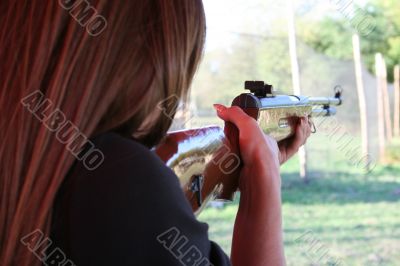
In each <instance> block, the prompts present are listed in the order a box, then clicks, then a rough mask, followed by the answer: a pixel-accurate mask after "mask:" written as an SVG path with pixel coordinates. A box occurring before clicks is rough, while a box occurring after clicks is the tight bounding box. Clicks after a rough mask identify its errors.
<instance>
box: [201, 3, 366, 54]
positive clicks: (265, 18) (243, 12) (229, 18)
mask: <svg viewBox="0 0 400 266" xmlns="http://www.w3.org/2000/svg"><path fill="white" fill-rule="evenodd" d="M288 1H289V0H246V1H244V0H203V3H204V7H205V10H206V17H207V44H206V50H212V49H215V48H218V47H226V48H229V46H230V45H231V44H232V42H233V41H234V39H235V38H236V37H237V34H236V33H248V34H255V35H257V34H259V28H260V27H267V28H268V26H270V27H271V23H272V22H273V21H274V20H276V19H280V20H285V17H286V16H287V15H288V8H287V3H288ZM365 2H366V0H357V1H353V0H293V5H294V7H295V10H296V16H302V17H307V19H320V18H322V17H324V16H327V15H329V16H341V15H342V14H341V13H340V11H339V10H338V5H339V6H340V5H341V6H344V5H347V4H351V3H357V4H360V5H363V4H365ZM335 3H336V6H335ZM337 3H339V4H337ZM284 30H286V29H284ZM263 32H265V30H264V31H263Z"/></svg>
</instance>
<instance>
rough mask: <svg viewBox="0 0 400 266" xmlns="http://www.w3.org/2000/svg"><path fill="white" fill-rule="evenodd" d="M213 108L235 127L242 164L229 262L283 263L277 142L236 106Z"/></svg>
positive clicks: (253, 263)
mask: <svg viewBox="0 0 400 266" xmlns="http://www.w3.org/2000/svg"><path fill="white" fill-rule="evenodd" d="M214 107H215V109H216V110H217V113H218V116H219V117H220V118H221V119H223V120H224V121H226V122H231V123H233V124H234V125H235V126H236V127H237V128H238V130H239V149H240V157H241V160H242V163H243V166H242V168H241V172H240V180H239V189H240V192H241V194H240V202H239V209H238V213H237V215H236V220H235V226H234V230H233V239H232V250H231V261H232V265H252V266H258V265H260V266H262V265H263V266H264V265H273V266H283V265H285V256H284V252H283V240H282V210H281V192H280V190H281V179H280V174H279V166H280V165H279V148H278V144H277V143H276V141H275V140H274V139H273V138H271V137H269V136H265V135H264V132H263V131H262V130H261V129H260V127H259V125H258V123H257V121H256V120H254V119H253V118H252V117H250V116H248V115H247V114H246V113H245V112H244V111H243V110H242V109H240V108H239V107H236V106H235V107H230V108H226V107H225V106H222V105H214Z"/></svg>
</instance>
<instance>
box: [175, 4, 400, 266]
mask: <svg viewBox="0 0 400 266" xmlns="http://www.w3.org/2000/svg"><path fill="white" fill-rule="evenodd" d="M203 2H204V5H205V8H206V15H207V44H206V51H205V54H204V58H203V62H202V64H201V67H200V69H199V71H198V73H197V75H196V78H195V81H194V84H193V86H192V94H191V102H190V105H188V106H186V107H185V108H184V110H182V112H179V113H178V115H177V118H176V121H175V123H174V129H183V128H195V127H201V126H206V125H220V126H221V127H222V126H223V124H222V122H221V121H220V120H219V119H218V118H217V117H216V115H215V111H214V110H213V108H212V105H213V104H214V103H221V104H225V105H230V104H231V102H232V100H233V99H234V98H235V97H236V96H238V95H239V94H241V93H243V92H245V91H244V81H245V80H263V81H265V82H267V83H269V84H272V85H274V87H275V88H276V89H277V90H278V92H279V93H283V94H293V93H294V91H293V88H294V87H295V86H299V88H300V90H301V94H302V95H305V96H326V97H327V96H330V97H331V96H333V94H334V92H333V91H334V88H335V87H336V88H338V87H340V88H342V89H343V90H344V94H343V99H344V104H343V105H342V106H340V107H338V108H337V109H338V113H337V116H335V117H332V118H329V119H319V120H318V119H317V120H316V121H315V124H316V126H317V133H316V134H314V135H312V137H311V138H310V139H309V141H308V143H307V146H306V151H307V153H306V168H305V169H303V170H305V171H306V172H305V173H306V174H305V175H300V174H299V173H300V166H299V160H302V159H299V156H296V157H294V158H293V159H291V160H290V161H289V162H288V163H286V164H285V165H284V166H283V167H282V181H283V188H282V189H283V199H282V201H283V212H284V214H283V216H284V241H285V251H286V257H287V262H288V265H400V179H399V177H400V141H399V136H398V134H399V132H398V127H399V125H398V121H399V117H398V109H399V108H398V106H399V105H400V104H399V102H398V101H397V99H398V98H399V95H398V93H397V92H398V90H399V89H398V85H399V80H398V74H396V73H398V72H399V70H398V68H396V65H397V64H400V3H399V2H398V0H396V1H395V0H385V1H376V0H364V1H352V0H331V1H328V0H325V1H322V0H320V1H317V0H304V1H303V0H298V1H295V0H293V1H289V0H283V1H272V0H247V1H239V0H203ZM290 48H292V51H291V52H290ZM297 66H298V71H297V73H294V72H296V69H297ZM396 71H397V72H396ZM293 75H295V76H296V75H298V76H299V82H297V83H293V77H294V76H293ZM294 82H296V81H294ZM362 158H368V163H365V162H364V161H363V159H362ZM238 197H239V195H238V196H237V197H236V199H235V201H234V202H233V203H228V204H215V203H214V204H211V205H210V206H209V207H208V208H207V209H206V210H204V211H203V212H202V213H201V215H200V217H199V219H200V220H202V221H204V222H207V223H208V224H209V226H210V230H209V233H210V238H211V239H213V240H214V241H216V242H217V243H219V244H220V245H222V247H223V248H224V250H225V251H226V252H227V253H228V254H229V253H230V245H231V238H232V229H233V223H234V219H235V214H236V210H237V206H238V205H237V204H238V200H239V198H238Z"/></svg>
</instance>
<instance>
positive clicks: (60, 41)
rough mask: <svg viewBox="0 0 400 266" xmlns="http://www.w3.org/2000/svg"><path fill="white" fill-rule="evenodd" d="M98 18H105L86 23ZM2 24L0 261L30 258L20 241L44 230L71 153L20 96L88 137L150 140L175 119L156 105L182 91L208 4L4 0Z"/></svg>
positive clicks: (196, 56) (190, 0)
mask: <svg viewBox="0 0 400 266" xmlns="http://www.w3.org/2000/svg"><path fill="white" fill-rule="evenodd" d="M88 4H90V5H91V7H90V8H89V7H88ZM95 15H97V16H101V17H102V18H104V20H101V21H99V24H95V22H93V21H92V23H91V25H88V24H89V21H90V19H91V18H92V17H94V16H95ZM97 18H98V17H97ZM104 22H106V24H105V23H104ZM100 26H101V27H102V28H99V27H100ZM0 27H1V31H0V88H1V90H0V113H1V120H0V140H1V142H0V173H1V175H0V249H1V250H0V265H19V266H20V265H21V266H24V265H35V264H40V262H39V260H38V259H37V258H36V257H35V256H34V255H33V254H32V253H31V252H29V250H28V249H27V248H26V246H24V245H23V244H21V242H20V239H21V237H23V236H24V235H27V234H29V233H30V232H33V231H34V230H36V229H40V230H42V231H43V232H45V233H46V234H48V233H49V225H50V222H51V221H50V217H51V209H52V204H53V199H54V198H55V195H56V193H57V190H58V188H59V186H60V184H61V183H62V181H63V179H64V177H65V176H66V173H67V171H68V169H69V168H70V167H71V165H72V163H73V162H74V160H75V158H74V156H72V154H71V152H70V151H68V149H66V147H65V145H63V144H62V143H60V141H58V140H57V139H56V137H55V134H54V132H51V131H50V130H48V129H47V128H46V127H45V126H43V124H42V123H41V122H40V121H39V120H38V118H37V117H35V116H34V115H33V114H32V113H31V112H29V111H28V110H27V109H26V108H24V106H23V105H22V104H21V99H23V98H24V97H26V96H27V95H29V94H31V93H33V92H34V91H37V90H39V91H40V92H41V93H43V95H44V97H45V98H46V99H48V100H49V101H51V102H52V103H53V105H54V106H56V107H57V108H59V109H60V110H61V111H62V112H63V113H64V114H65V116H66V117H67V119H68V120H70V121H71V122H72V123H73V124H74V125H76V127H77V128H79V130H80V131H81V132H82V133H83V134H84V135H86V136H88V137H93V136H95V135H97V134H99V133H101V132H105V131H110V130H116V131H120V132H121V133H123V134H127V135H133V136H135V137H136V138H137V139H139V140H140V141H141V142H142V143H144V144H146V145H148V146H152V145H154V144H156V143H157V142H158V141H159V140H160V139H161V138H162V137H163V136H164V135H165V133H166V131H167V130H168V128H169V126H170V124H171V120H170V119H169V117H165V116H163V115H160V114H159V113H160V112H159V111H155V109H156V106H157V104H158V103H160V102H163V100H165V99H168V98H169V97H170V96H172V95H176V96H177V97H178V98H180V99H184V100H185V99H186V98H187V95H188V88H189V87H190V83H191V80H192V78H193V75H194V73H195V70H196V68H197V65H198V63H199V61H200V58H201V54H202V49H203V44H204V35H205V18H204V10H203V5H202V2H201V0H129V1H106V0H89V1H73V0H58V1H56V0H46V1H44V0H22V1H14V0H2V1H1V2H0ZM90 27H91V28H90ZM96 27H97V28H96ZM164 108H165V111H166V112H168V113H169V114H174V112H175V109H176V105H171V104H170V103H168V101H165V106H164ZM147 117H152V119H151V120H149V119H146V118H147Z"/></svg>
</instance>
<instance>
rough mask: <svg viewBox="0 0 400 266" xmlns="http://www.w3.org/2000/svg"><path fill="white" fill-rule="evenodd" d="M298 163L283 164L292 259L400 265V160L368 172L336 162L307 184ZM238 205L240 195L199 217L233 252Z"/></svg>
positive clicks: (212, 235)
mask: <svg viewBox="0 0 400 266" xmlns="http://www.w3.org/2000/svg"><path fill="white" fill-rule="evenodd" d="M321 163H322V162H321ZM297 165H298V164H297V161H296V158H294V159H292V160H291V161H289V162H288V163H287V164H286V165H285V166H283V168H282V182H283V188H282V191H283V193H282V197H283V198H282V201H283V219H284V244H285V254H286V258H287V263H288V265H296V266H303V265H310V266H311V265H365V266H373V265H393V266H394V265H396V266H397V265H400V178H399V177H400V166H393V165H392V166H377V167H376V168H375V169H374V171H372V173H369V174H368V175H364V174H362V173H361V172H360V171H358V170H354V169H351V166H349V165H346V164H343V163H342V164H341V165H339V166H336V165H335V166H334V164H333V165H330V167H329V169H322V170H318V171H315V172H312V173H311V178H310V181H309V182H308V184H305V183H304V182H303V181H302V180H300V179H299V177H298V174H297ZM324 167H325V166H324V164H322V168H324ZM237 206H238V197H236V199H235V202H233V203H230V204H226V205H225V206H224V207H223V208H221V209H215V208H207V209H205V210H204V211H203V212H202V213H201V215H200V217H199V219H200V220H201V221H205V222H207V223H208V224H209V226H210V229H209V234H210V238H211V239H212V240H214V241H216V242H217V243H219V244H220V245H221V246H222V247H223V248H224V250H225V251H226V252H227V253H228V254H229V253H230V244H231V238H232V229H233V223H234V219H235V215H236V211H237ZM335 262H336V264H335Z"/></svg>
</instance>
